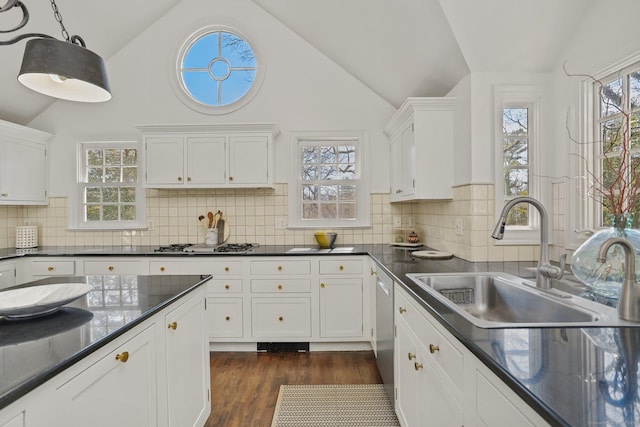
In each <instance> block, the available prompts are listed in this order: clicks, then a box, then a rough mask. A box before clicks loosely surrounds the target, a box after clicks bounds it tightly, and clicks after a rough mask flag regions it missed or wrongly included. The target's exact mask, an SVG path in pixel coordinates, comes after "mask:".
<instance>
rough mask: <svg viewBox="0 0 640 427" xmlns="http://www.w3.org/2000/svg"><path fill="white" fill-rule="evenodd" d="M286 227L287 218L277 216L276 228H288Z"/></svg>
mask: <svg viewBox="0 0 640 427" xmlns="http://www.w3.org/2000/svg"><path fill="white" fill-rule="evenodd" d="M286 228H287V218H286V217H283V216H282V217H278V218H276V230H286Z"/></svg>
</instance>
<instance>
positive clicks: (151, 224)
mask: <svg viewBox="0 0 640 427" xmlns="http://www.w3.org/2000/svg"><path fill="white" fill-rule="evenodd" d="M154 227H155V224H154V223H153V220H152V219H150V220H147V230H149V231H153V228H154Z"/></svg>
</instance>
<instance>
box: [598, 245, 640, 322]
mask: <svg viewBox="0 0 640 427" xmlns="http://www.w3.org/2000/svg"><path fill="white" fill-rule="evenodd" d="M616 244H617V245H620V246H622V249H624V281H623V282H622V288H621V289H620V299H619V300H618V317H620V318H621V319H624V320H630V321H631V322H640V285H638V284H637V283H636V250H635V248H634V247H633V246H632V245H631V243H629V241H628V240H626V239H623V238H620V237H612V238H610V239H607V240H605V241H604V243H602V245H601V246H600V250H599V251H598V258H597V261H598V262H605V261H606V260H607V252H608V251H609V248H610V247H611V246H612V245H616Z"/></svg>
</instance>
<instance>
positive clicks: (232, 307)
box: [207, 297, 242, 338]
mask: <svg viewBox="0 0 640 427" xmlns="http://www.w3.org/2000/svg"><path fill="white" fill-rule="evenodd" d="M207 313H208V314H207V316H208V323H209V338H242V298H211V297H209V298H207Z"/></svg>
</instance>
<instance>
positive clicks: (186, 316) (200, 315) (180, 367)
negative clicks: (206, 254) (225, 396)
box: [128, 293, 211, 427]
mask: <svg viewBox="0 0 640 427" xmlns="http://www.w3.org/2000/svg"><path fill="white" fill-rule="evenodd" d="M203 295H204V293H203ZM205 316H206V313H205V310H204V301H203V299H202V298H192V299H191V300H189V301H187V302H185V303H184V304H182V305H181V306H179V307H178V308H176V309H175V310H173V311H171V312H170V313H169V314H167V316H166V317H165V320H166V324H167V326H166V338H167V339H166V352H165V353H166V371H167V393H168V396H167V397H168V407H167V416H168V419H169V423H168V425H169V426H180V427H193V426H198V427H200V426H203V425H204V423H205V422H206V420H207V417H208V416H209V413H210V412H211V402H210V400H209V387H210V386H209V382H210V376H209V348H208V339H207V333H206V327H207V324H206V322H207V321H206V318H205ZM128 425H135V424H131V423H129V424H128Z"/></svg>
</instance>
